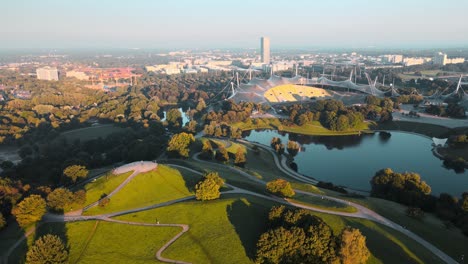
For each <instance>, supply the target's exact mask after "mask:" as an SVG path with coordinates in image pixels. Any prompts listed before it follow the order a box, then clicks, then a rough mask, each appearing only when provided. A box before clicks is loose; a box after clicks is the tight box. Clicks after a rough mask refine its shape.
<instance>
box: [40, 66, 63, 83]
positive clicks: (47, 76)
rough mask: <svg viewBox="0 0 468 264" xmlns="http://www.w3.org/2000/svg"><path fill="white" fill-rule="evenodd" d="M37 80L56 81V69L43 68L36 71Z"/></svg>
mask: <svg viewBox="0 0 468 264" xmlns="http://www.w3.org/2000/svg"><path fill="white" fill-rule="evenodd" d="M36 74H37V79H38V80H47V81H58V79H59V78H58V70H57V68H51V67H44V68H37V69H36Z"/></svg>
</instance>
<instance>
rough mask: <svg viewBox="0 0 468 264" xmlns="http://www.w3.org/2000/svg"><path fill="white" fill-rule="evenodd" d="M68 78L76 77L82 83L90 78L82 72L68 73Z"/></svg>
mask: <svg viewBox="0 0 468 264" xmlns="http://www.w3.org/2000/svg"><path fill="white" fill-rule="evenodd" d="M67 77H74V78H77V79H78V80H82V81H87V80H89V76H88V75H87V74H86V73H85V72H82V71H67Z"/></svg>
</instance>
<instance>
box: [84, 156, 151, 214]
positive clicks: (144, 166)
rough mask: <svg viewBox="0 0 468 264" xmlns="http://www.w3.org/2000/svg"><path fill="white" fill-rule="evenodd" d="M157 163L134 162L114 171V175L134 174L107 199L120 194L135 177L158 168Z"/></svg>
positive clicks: (92, 205) (96, 203)
mask: <svg viewBox="0 0 468 264" xmlns="http://www.w3.org/2000/svg"><path fill="white" fill-rule="evenodd" d="M157 165H158V164H157V163H154V162H151V161H145V162H143V161H141V162H140V161H138V162H133V163H130V164H126V165H123V166H120V167H118V168H116V169H115V170H114V174H122V173H126V172H129V171H133V173H132V174H130V175H129V176H128V177H127V178H126V179H125V181H123V182H122V183H121V184H120V185H119V186H117V188H115V189H114V190H113V191H112V192H111V193H109V194H108V195H107V196H106V198H110V197H112V196H113V195H114V194H116V193H117V192H119V191H120V190H121V189H122V188H123V187H125V185H127V184H128V183H129V182H130V181H131V180H132V179H133V178H134V177H135V176H137V175H138V174H140V173H142V172H148V171H150V170H153V169H155V168H156V167H157ZM100 200H101V199H99V200H98V201H96V202H94V203H92V204H90V205H87V206H85V207H84V208H83V211H86V210H88V209H89V208H92V207H94V206H96V205H98V204H99V201H100Z"/></svg>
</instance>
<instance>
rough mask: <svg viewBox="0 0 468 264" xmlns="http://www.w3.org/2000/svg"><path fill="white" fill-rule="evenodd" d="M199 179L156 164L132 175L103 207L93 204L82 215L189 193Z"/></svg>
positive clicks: (154, 201)
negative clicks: (148, 169)
mask: <svg viewBox="0 0 468 264" xmlns="http://www.w3.org/2000/svg"><path fill="white" fill-rule="evenodd" d="M199 179H200V176H199V175H196V174H193V173H189V172H186V171H178V170H176V169H173V168H170V167H168V166H165V165H159V166H158V168H157V169H156V170H154V171H150V172H146V173H142V174H139V175H137V176H136V177H134V178H133V179H132V180H131V181H130V182H129V183H128V184H127V185H125V186H124V187H123V188H122V189H121V190H120V191H119V192H117V193H116V194H114V195H113V196H112V197H111V198H110V203H109V204H108V205H107V206H106V207H99V206H96V207H93V208H91V209H90V210H88V211H86V214H88V215H93V214H103V213H109V212H117V211H122V210H128V209H132V208H138V207H143V206H148V205H152V204H157V203H161V202H165V201H170V200H174V199H178V198H182V197H186V196H190V195H193V194H194V190H193V188H194V185H195V183H196V182H198V180H199Z"/></svg>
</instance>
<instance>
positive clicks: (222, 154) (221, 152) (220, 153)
mask: <svg viewBox="0 0 468 264" xmlns="http://www.w3.org/2000/svg"><path fill="white" fill-rule="evenodd" d="M216 159H217V160H218V161H222V162H225V161H228V160H229V153H228V151H227V150H226V148H225V147H224V146H222V145H221V146H219V148H218V150H217V151H216Z"/></svg>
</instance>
